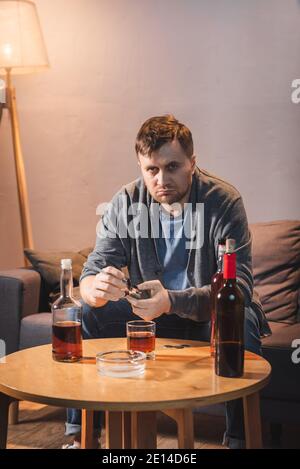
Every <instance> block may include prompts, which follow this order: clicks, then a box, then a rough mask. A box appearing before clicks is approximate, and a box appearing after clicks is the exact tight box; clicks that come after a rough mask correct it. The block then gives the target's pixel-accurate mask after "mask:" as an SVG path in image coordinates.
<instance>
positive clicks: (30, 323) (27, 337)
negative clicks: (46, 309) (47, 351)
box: [20, 313, 52, 349]
mask: <svg viewBox="0 0 300 469" xmlns="http://www.w3.org/2000/svg"><path fill="white" fill-rule="evenodd" d="M51 332H52V314H51V313H38V314H31V315H30V316H26V318H23V319H22V321H21V329H20V349H24V348H29V347H35V346H37V345H44V344H50V343H51V340H52V336H51Z"/></svg>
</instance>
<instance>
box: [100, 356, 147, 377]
mask: <svg viewBox="0 0 300 469" xmlns="http://www.w3.org/2000/svg"><path fill="white" fill-rule="evenodd" d="M145 363H146V354H145V353H144V352H138V351H133V350H114V351H110V352H101V353H97V355H96V364H97V371H98V373H99V374H100V375H103V376H111V377H112V378H131V377H132V376H140V375H142V374H143V373H144V372H145Z"/></svg>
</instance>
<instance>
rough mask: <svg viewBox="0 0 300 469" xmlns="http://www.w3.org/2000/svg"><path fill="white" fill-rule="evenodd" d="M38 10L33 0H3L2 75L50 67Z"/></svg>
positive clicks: (0, 11) (0, 21)
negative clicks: (7, 70) (7, 69)
mask: <svg viewBox="0 0 300 469" xmlns="http://www.w3.org/2000/svg"><path fill="white" fill-rule="evenodd" d="M48 66H49V63H48V57H47V51H46V47H45V43H44V39H43V35H42V30H41V27H40V22H39V18H38V14H37V9H36V6H35V4H34V2H32V1H31V0H0V74H3V73H5V69H6V68H10V69H11V73H14V74H21V73H32V72H35V71H38V70H40V69H43V68H45V67H48Z"/></svg>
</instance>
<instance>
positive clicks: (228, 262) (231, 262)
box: [223, 252, 236, 283]
mask: <svg viewBox="0 0 300 469" xmlns="http://www.w3.org/2000/svg"><path fill="white" fill-rule="evenodd" d="M223 278H224V280H225V281H226V282H227V281H228V282H230V283H235V282H236V254H235V252H234V253H226V254H224V271H223Z"/></svg>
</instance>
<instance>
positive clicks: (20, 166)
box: [6, 69, 33, 266]
mask: <svg viewBox="0 0 300 469" xmlns="http://www.w3.org/2000/svg"><path fill="white" fill-rule="evenodd" d="M10 72H11V71H10V69H6V97H7V108H8V111H9V115H10V123H11V131H12V140H13V151H14V160H15V169H16V178H17V188H18V198H19V210H20V218H21V229H22V243H23V249H24V248H29V249H33V237H32V225H31V219H30V211H29V200H28V191H27V183H26V176H25V168H24V161H23V155H22V148H21V140H20V130H19V121H18V114H17V102H16V91H15V88H14V87H13V86H12V83H11V73H10ZM24 260H25V265H26V266H28V265H30V264H29V263H28V261H27V259H26V258H24Z"/></svg>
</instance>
